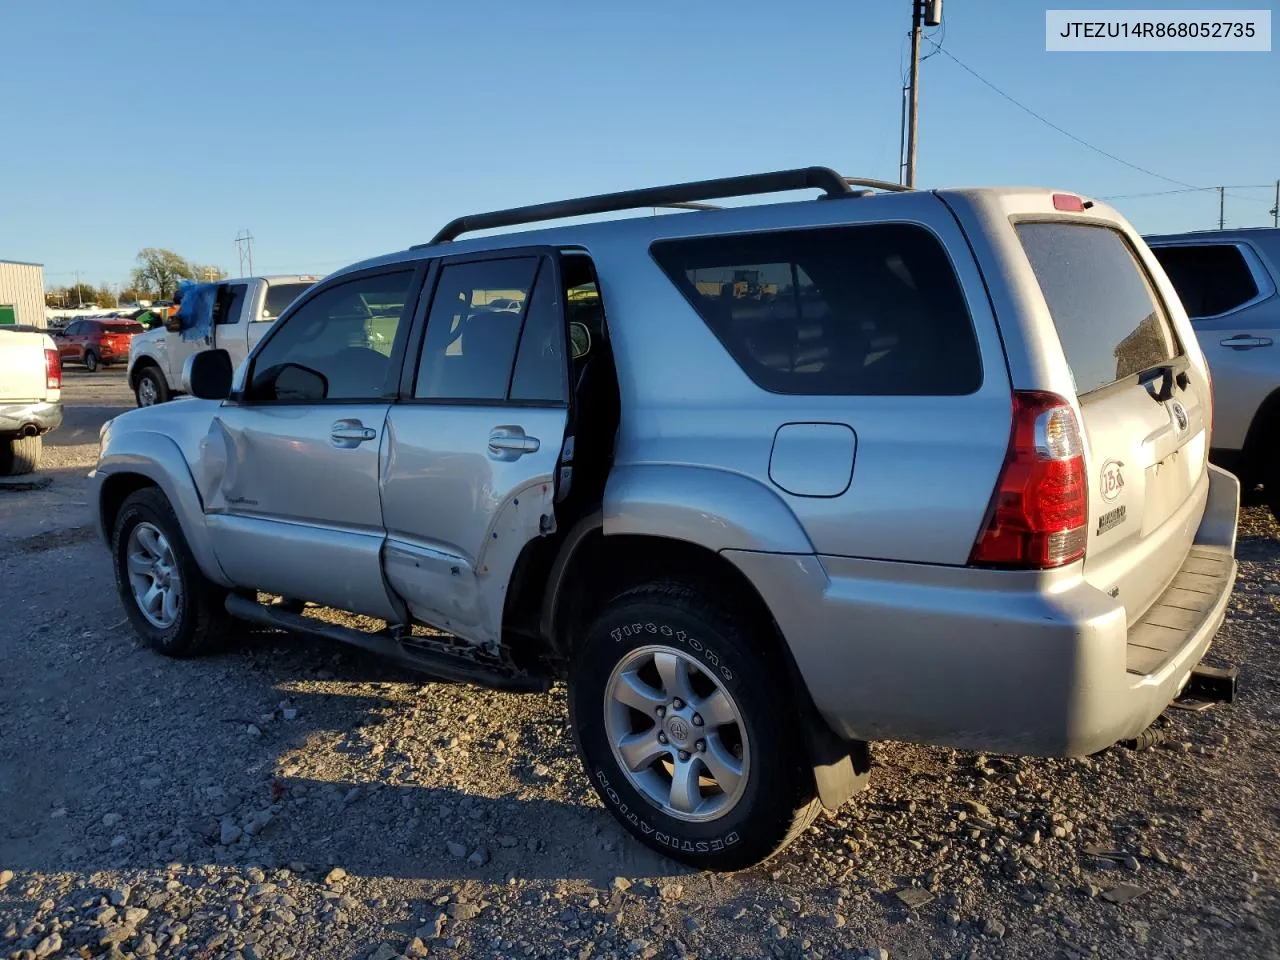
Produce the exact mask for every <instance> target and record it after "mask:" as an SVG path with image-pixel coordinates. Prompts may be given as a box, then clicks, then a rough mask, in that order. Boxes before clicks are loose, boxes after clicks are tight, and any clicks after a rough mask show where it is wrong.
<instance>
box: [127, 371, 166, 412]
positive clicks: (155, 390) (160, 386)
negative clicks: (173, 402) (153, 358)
mask: <svg viewBox="0 0 1280 960" xmlns="http://www.w3.org/2000/svg"><path fill="white" fill-rule="evenodd" d="M137 379H138V383H137V386H136V387H134V389H133V392H134V395H135V396H136V397H137V398H138V406H140V407H154V406H155V405H156V404H157V403H165V402H166V401H168V399H169V385H168V384H167V383H165V382H164V377H162V376H161V375H160V371H159V370H157V369H156V368H155V367H153V366H146V367H143V368H142V369H141V370H140V371H139V372H138V378H137Z"/></svg>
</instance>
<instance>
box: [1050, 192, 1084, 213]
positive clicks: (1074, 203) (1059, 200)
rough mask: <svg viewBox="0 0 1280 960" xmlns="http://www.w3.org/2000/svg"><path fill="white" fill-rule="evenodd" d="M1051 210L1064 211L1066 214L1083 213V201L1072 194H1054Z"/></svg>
mask: <svg viewBox="0 0 1280 960" xmlns="http://www.w3.org/2000/svg"><path fill="white" fill-rule="evenodd" d="M1053 209H1055V210H1065V211H1066V212H1067V213H1084V200H1082V199H1081V198H1080V197H1077V196H1076V195H1075V194H1073V193H1055V194H1054V195H1053Z"/></svg>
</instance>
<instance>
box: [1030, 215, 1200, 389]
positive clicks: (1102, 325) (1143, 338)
mask: <svg viewBox="0 0 1280 960" xmlns="http://www.w3.org/2000/svg"><path fill="white" fill-rule="evenodd" d="M1016 229H1017V231H1018V238H1019V239H1020V240H1021V241H1022V248H1023V250H1025V251H1026V254H1027V259H1028V260H1030V261H1031V269H1032V270H1033V271H1034V272H1035V275H1036V281H1037V282H1038V283H1039V284H1040V290H1041V292H1042V293H1043V294H1044V299H1045V302H1046V303H1047V304H1048V305H1049V313H1050V314H1051V315H1052V316H1053V325H1054V326H1055V327H1056V328H1057V331H1058V339H1059V340H1060V341H1061V342H1062V351H1063V353H1064V354H1066V358H1067V365H1068V366H1069V367H1070V368H1071V375H1072V377H1073V378H1074V379H1075V384H1076V394H1077V395H1083V394H1086V393H1090V392H1091V391H1093V390H1097V389H1098V388H1100V387H1105V386H1107V385H1108V384H1111V383H1114V382H1115V381H1117V380H1123V379H1125V378H1126V377H1131V376H1133V375H1134V374H1137V373H1141V372H1142V371H1143V370H1147V369H1150V368H1151V367H1155V366H1159V365H1160V364H1163V363H1168V362H1169V361H1170V360H1172V359H1173V358H1174V357H1175V356H1177V355H1178V342H1177V338H1176V337H1175V336H1174V334H1173V329H1172V327H1170V325H1169V318H1168V316H1166V315H1165V312H1164V308H1163V307H1162V306H1161V305H1160V301H1159V300H1158V298H1157V297H1156V295H1155V291H1154V290H1153V289H1152V288H1151V283H1150V281H1149V280H1148V279H1147V275H1146V273H1145V272H1144V271H1143V269H1142V266H1141V264H1140V263H1139V262H1138V259H1137V257H1136V256H1135V255H1134V253H1133V250H1132V249H1131V248H1130V246H1129V244H1128V242H1127V241H1126V240H1125V239H1124V237H1123V236H1121V235H1120V233H1119V232H1117V231H1115V230H1112V229H1110V228H1108V227H1095V226H1090V225H1086V224H1076V223H1019V224H1017V225H1016Z"/></svg>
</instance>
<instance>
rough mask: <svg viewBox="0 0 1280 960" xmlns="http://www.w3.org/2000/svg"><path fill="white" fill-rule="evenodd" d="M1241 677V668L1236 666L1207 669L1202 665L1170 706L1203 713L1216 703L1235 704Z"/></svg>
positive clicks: (1193, 671) (1193, 673)
mask: <svg viewBox="0 0 1280 960" xmlns="http://www.w3.org/2000/svg"><path fill="white" fill-rule="evenodd" d="M1239 676H1240V668H1239V667H1237V666H1235V665H1232V666H1230V667H1207V666H1205V665H1204V664H1203V663H1202V664H1200V665H1199V666H1198V667H1196V668H1195V669H1194V670H1192V671H1191V676H1190V677H1188V678H1187V685H1186V686H1185V687H1183V688H1182V692H1181V693H1180V694H1178V696H1177V698H1176V699H1175V700H1174V701H1173V703H1171V704H1169V706H1170V707H1173V708H1174V709H1177V710H1193V711H1195V712H1196V713H1201V712H1203V711H1205V710H1208V709H1209V708H1210V707H1212V706H1213V705H1214V704H1215V703H1235V702H1236V680H1237V678H1238V677H1239Z"/></svg>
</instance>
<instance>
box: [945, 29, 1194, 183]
mask: <svg viewBox="0 0 1280 960" xmlns="http://www.w3.org/2000/svg"><path fill="white" fill-rule="evenodd" d="M924 39H925V40H927V41H928V42H929V43H932V44H933V46H934V47H935V48H936V49H937V51H938V52H939V53H941V54H943V55H944V56H946V57H949V58H951V60H953V61H955V63H956V64H957V65H958V66H959V67H960V68H961V69H962V70H965V71H966V72H967V73H969V74H971V75H972V76H973V77H975V78H976V79H977V80H979V81H981V82H982V83H984V84H986V85H987V86H988V87H990V88H991V89H992V90H994V91H995V92H996V93H998V94H999V95H1000V96H1002V97H1004V99H1006V100H1008V101H1009V102H1010V103H1012V104H1013V105H1014V106H1015V107H1017V108H1018V109H1019V110H1022V111H1023V112H1024V113H1029V114H1030V115H1031V116H1033V117H1035V118H1036V119H1037V120H1039V121H1040V122H1041V123H1043V124H1044V125H1045V126H1047V127H1051V128H1052V129H1054V130H1057V131H1058V133H1060V134H1062V135H1063V136H1064V137H1067V138H1069V139H1071V140H1074V141H1075V142H1076V143H1078V144H1080V145H1081V146H1083V147H1088V148H1089V149H1090V150H1092V151H1093V152H1094V153H1098V154H1101V155H1102V156H1104V157H1106V158H1107V159H1108V160H1114V161H1115V162H1116V163H1119V164H1123V165H1124V166H1126V167H1129V168H1130V169H1131V170H1137V171H1138V172H1139V173H1145V174H1146V175H1147V176H1149V177H1155V178H1156V179H1157V180H1164V181H1166V182H1168V183H1176V184H1177V185H1178V186H1180V187H1189V188H1191V189H1193V190H1199V189H1203V188H1201V187H1197V186H1195V184H1191V183H1187V182H1186V181H1185V180H1176V179H1174V178H1173V177H1166V176H1165V175H1164V174H1163V173H1156V172H1155V171H1154V170H1148V169H1147V168H1146V167H1140V166H1138V164H1136V163H1130V162H1129V161H1128V160H1126V159H1124V157H1117V156H1116V155H1115V154H1114V153H1111V152H1110V151H1107V150H1103V149H1102V148H1101V147H1099V146H1096V145H1095V144H1092V143H1090V142H1089V141H1088V140H1086V139H1084V138H1083V137H1077V136H1076V135H1075V134H1074V133H1072V132H1071V131H1070V130H1064V129H1063V128H1062V127H1060V126H1058V125H1057V124H1056V123H1054V122H1053V121H1052V120H1050V119H1049V118H1048V117H1045V116H1042V115H1041V114H1039V113H1036V111H1034V110H1032V109H1031V108H1030V107H1028V106H1027V105H1026V104H1025V103H1023V102H1021V101H1020V100H1016V99H1014V98H1013V97H1011V96H1009V94H1007V93H1005V92H1004V91H1003V90H1001V89H1000V88H999V87H997V86H996V85H995V84H994V83H992V82H991V81H990V80H988V79H987V78H986V77H984V76H983V75H982V74H980V73H978V71H976V70H974V69H973V68H972V67H971V66H969V65H968V64H967V63H965V62H964V61H963V60H961V59H960V58H959V57H957V56H956V55H955V54H953V53H952V52H951V51H950V50H944V49H943V48H942V47H941V46H939V45H938V44H936V43H934V41H933V40H932V39H930V38H929V37H925V38H924ZM1210 189H1216V188H1210Z"/></svg>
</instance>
